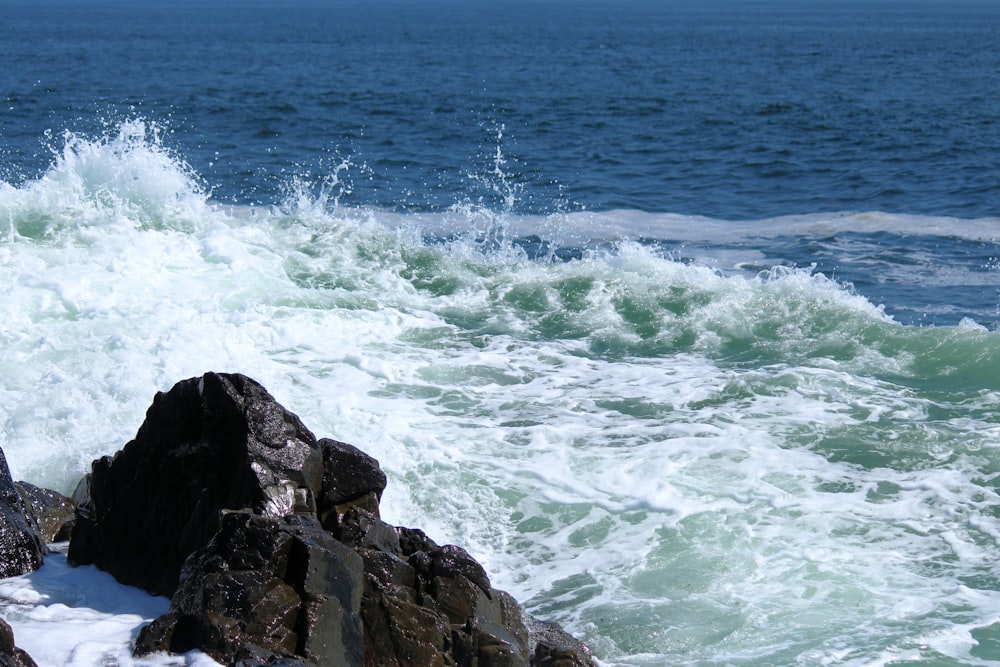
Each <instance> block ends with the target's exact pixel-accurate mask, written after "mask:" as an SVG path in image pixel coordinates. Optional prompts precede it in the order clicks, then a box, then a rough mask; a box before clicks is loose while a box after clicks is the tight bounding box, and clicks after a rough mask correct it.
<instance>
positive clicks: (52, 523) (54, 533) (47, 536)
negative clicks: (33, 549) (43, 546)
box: [15, 482, 76, 543]
mask: <svg viewBox="0 0 1000 667" xmlns="http://www.w3.org/2000/svg"><path fill="white" fill-rule="evenodd" d="M15 486H17V492H18V493H19V494H20V495H21V499H22V500H24V503H25V506H26V507H27V509H28V515H29V517H30V518H31V519H32V521H33V522H34V525H35V529H36V532H37V533H38V535H39V537H40V538H41V539H42V541H43V542H46V543H50V542H65V541H67V540H68V539H69V536H70V531H72V529H73V524H74V523H75V522H76V503H74V502H73V501H72V500H71V499H70V498H67V497H66V496H64V495H63V494H61V493H58V492H56V491H52V490H50V489H43V488H41V487H38V486H35V485H34V484H29V483H28V482H18V483H17V484H16V485H15Z"/></svg>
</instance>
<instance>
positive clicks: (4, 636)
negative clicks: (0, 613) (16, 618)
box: [0, 618, 37, 667]
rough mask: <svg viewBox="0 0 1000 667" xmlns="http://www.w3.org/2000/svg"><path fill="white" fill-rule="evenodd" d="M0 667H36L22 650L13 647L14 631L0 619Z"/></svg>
mask: <svg viewBox="0 0 1000 667" xmlns="http://www.w3.org/2000/svg"><path fill="white" fill-rule="evenodd" d="M0 667H37V665H36V664H35V661H34V660H32V659H31V656H30V655H28V654H27V653H26V652H25V651H24V650H23V649H19V648H18V647H17V646H15V645H14V631H13V630H11V629H10V626H9V625H7V622H6V621H5V620H3V619H2V618H0Z"/></svg>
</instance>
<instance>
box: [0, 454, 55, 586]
mask: <svg viewBox="0 0 1000 667" xmlns="http://www.w3.org/2000/svg"><path fill="white" fill-rule="evenodd" d="M47 553H48V549H47V548H46V546H45V541H44V540H43V539H42V538H41V537H40V536H39V535H38V533H37V532H36V531H35V523H34V521H33V520H32V519H31V516H30V515H29V513H28V507H27V505H26V504H25V502H24V500H23V499H22V498H21V495H20V494H19V493H18V492H17V487H16V486H15V485H14V480H13V479H12V478H11V476H10V469H9V468H8V467H7V457H6V456H4V453H3V449H0V578H3V577H15V576H17V575H19V574H27V573H28V572H33V571H34V570H37V569H38V568H39V567H41V565H42V560H43V559H44V558H45V554H47Z"/></svg>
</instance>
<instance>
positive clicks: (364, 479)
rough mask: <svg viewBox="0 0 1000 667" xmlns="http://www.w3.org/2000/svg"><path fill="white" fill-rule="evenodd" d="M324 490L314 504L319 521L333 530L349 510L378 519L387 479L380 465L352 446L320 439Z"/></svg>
mask: <svg viewBox="0 0 1000 667" xmlns="http://www.w3.org/2000/svg"><path fill="white" fill-rule="evenodd" d="M319 446H320V449H321V450H322V452H323V487H322V491H321V492H320V496H319V499H318V502H317V505H318V507H317V509H318V511H319V518H320V520H321V521H322V522H323V525H324V526H325V527H326V528H328V529H331V530H333V529H335V528H336V525H337V522H338V520H339V517H340V516H342V515H343V514H344V513H345V512H347V511H348V510H349V509H351V508H352V507H358V508H360V509H363V510H366V511H367V512H370V513H372V514H374V515H375V516H378V514H379V508H378V504H379V501H380V500H381V499H382V492H383V491H384V490H385V485H386V478H385V473H384V472H382V468H381V466H379V462H378V461H376V460H375V459H374V458H372V457H371V456H369V455H368V454H366V453H364V452H363V451H361V450H360V449H358V448H357V447H355V446H354V445H349V444H347V443H346V442H339V441H337V440H331V439H330V438H323V439H322V440H320V441H319Z"/></svg>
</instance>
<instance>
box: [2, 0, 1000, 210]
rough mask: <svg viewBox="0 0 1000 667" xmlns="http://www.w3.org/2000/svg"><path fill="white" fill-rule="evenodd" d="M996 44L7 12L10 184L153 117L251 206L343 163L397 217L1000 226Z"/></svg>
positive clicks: (499, 14) (570, 20) (6, 3)
mask: <svg viewBox="0 0 1000 667" xmlns="http://www.w3.org/2000/svg"><path fill="white" fill-rule="evenodd" d="M998 43H1000V3H994V2H978V3H977V2H969V1H968V0H964V1H963V0H960V1H959V2H945V1H944V0H940V1H938V2H926V1H920V0H879V1H872V2H864V3H862V2H848V1H837V0H823V1H821V2H810V3H796V2H792V1H791V0H779V1H760V2H735V1H733V2H709V3H695V2H686V1H685V2H670V1H665V2H654V1H652V0H650V1H631V2H629V1H625V2H615V1H612V0H581V1H571V0H549V1H548V2H521V1H518V0H511V1H508V2H485V1H484V2H477V1H459V0H441V1H429V0H428V1H423V2H412V3H404V2H386V1H382V2H371V3H354V2H350V3H349V2H340V1H336V0H331V1H329V2H318V1H312V2H291V3H279V2H268V1H259V2H251V3H234V2H207V1H206V2H196V1H193V0H186V1H184V2H180V3H173V4H172V5H171V6H161V5H159V4H156V3H148V2H138V3H125V2H114V1H112V0H91V1H89V2H81V3H69V2H60V1H57V0H41V1H40V2H33V3H30V4H29V3H23V2H14V1H13V0H2V1H0V63H2V66H3V74H2V75H0V103H2V113H0V169H2V173H0V176H2V178H3V179H4V180H7V181H8V182H13V183H15V184H16V183H18V182H23V181H24V180H26V179H32V178H35V177H37V176H38V175H39V174H40V173H41V172H43V171H44V169H45V168H46V167H47V166H48V165H49V164H50V163H51V160H52V155H51V151H50V149H52V148H55V149H58V148H59V147H60V143H61V138H60V137H61V133H62V132H63V131H65V130H72V131H76V132H79V133H82V134H85V135H88V136H95V135H99V134H100V133H101V132H104V131H106V130H107V128H108V127H114V126H115V125H116V124H117V123H118V122H120V121H121V120H122V119H123V118H127V117H131V116H142V117H143V118H146V119H147V120H152V121H155V122H157V123H159V124H160V126H161V127H162V128H164V135H165V143H166V144H167V145H168V146H170V147H171V148H172V149H173V150H175V151H176V152H177V154H178V155H179V156H181V157H182V158H183V159H184V160H186V161H187V162H188V163H189V164H190V165H191V167H192V170H193V172H194V173H196V174H198V175H199V177H200V178H201V179H202V180H203V182H204V184H205V186H206V188H209V189H210V190H211V191H212V193H213V195H214V196H215V197H216V198H218V199H220V200H222V201H229V202H237V203H272V202H275V201H279V200H281V198H282V197H283V196H284V194H285V191H286V190H287V188H288V184H289V182H290V180H291V179H292V177H293V176H299V177H301V178H303V179H304V180H306V181H307V182H311V183H313V185H314V186H315V187H319V186H320V185H321V183H322V182H323V181H324V178H327V179H328V178H329V177H330V176H331V175H332V174H334V173H335V172H336V171H337V166H338V165H341V164H342V163H345V162H346V163H348V164H349V165H350V166H349V169H348V170H347V171H346V172H345V171H341V172H340V177H341V181H340V183H341V185H340V186H338V187H341V188H343V189H344V190H345V191H344V192H343V194H342V198H341V201H342V202H343V203H350V204H358V205H376V206H380V207H388V208H392V209H398V210H436V209H442V208H446V207H448V206H451V205H453V204H455V203H461V202H482V203H484V204H486V205H488V206H500V207H505V206H508V205H509V204H510V203H511V202H513V208H514V209H515V210H519V211H529V212H550V211H553V210H576V209H580V208H587V209H591V210H607V209H613V208H627V209H641V210H647V211H669V212H674V213H683V214H699V215H706V216H711V217H716V218H722V219H758V218H766V217H771V216H777V215H788V214H801V213H814V212H823V211H842V210H857V211H873V210H879V211H887V212H900V213H916V214H923V215H947V216H957V217H963V218H974V217H985V216H996V215H998V214H1000V178H998V175H1000V168H998V162H1000V49H997V48H996V45H997V44H998ZM47 132H48V134H47ZM498 148H499V149H500V150H501V155H502V157H503V159H504V163H503V164H502V165H498V164H496V160H495V159H496V157H497V149H498ZM497 167H500V169H501V170H502V172H503V174H504V179H503V183H502V187H498V186H497V179H496V178H491V174H492V173H493V172H494V171H495V169H496V168H497Z"/></svg>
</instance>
